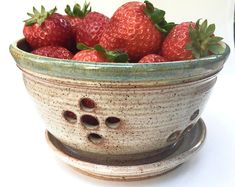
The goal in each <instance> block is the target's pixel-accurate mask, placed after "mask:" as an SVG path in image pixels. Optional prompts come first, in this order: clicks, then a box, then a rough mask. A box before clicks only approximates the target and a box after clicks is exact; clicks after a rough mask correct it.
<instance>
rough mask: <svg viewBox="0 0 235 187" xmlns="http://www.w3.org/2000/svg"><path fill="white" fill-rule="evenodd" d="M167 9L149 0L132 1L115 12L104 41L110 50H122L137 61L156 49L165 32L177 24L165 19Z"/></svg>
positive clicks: (102, 43) (104, 34) (103, 44)
mask: <svg viewBox="0 0 235 187" xmlns="http://www.w3.org/2000/svg"><path fill="white" fill-rule="evenodd" d="M164 15H165V12H164V11H162V10H160V9H156V8H154V7H153V5H152V4H151V3H150V2H148V1H145V3H142V2H128V3H126V4H124V5H122V6H121V7H120V8H118V10H117V11H116V12H115V13H114V15H113V16H112V18H111V20H110V22H109V24H108V25H107V28H106V29H105V31H104V33H103V35H102V37H101V39H100V44H101V45H102V46H103V47H104V48H106V49H109V50H117V49H119V50H122V51H125V52H126V53H128V55H129V57H130V59H131V60H133V61H138V60H139V59H140V58H141V57H143V56H145V55H147V54H151V53H156V52H157V51H158V50H159V48H160V44H161V42H162V38H163V34H162V32H164V33H167V32H168V30H169V29H170V28H171V27H172V26H174V24H173V23H169V24H168V23H167V22H166V21H165V19H164Z"/></svg>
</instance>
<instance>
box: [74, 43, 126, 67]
mask: <svg viewBox="0 0 235 187" xmlns="http://www.w3.org/2000/svg"><path fill="white" fill-rule="evenodd" d="M77 49H79V50H87V49H90V50H96V51H97V52H99V53H101V54H102V55H103V56H104V57H105V58H107V59H108V60H109V61H110V62H120V63H125V62H128V59H129V57H128V54H127V53H124V52H121V51H110V50H107V49H105V48H103V47H102V46H101V45H99V44H96V45H95V46H94V47H88V46H86V45H85V44H83V43H78V44H77Z"/></svg>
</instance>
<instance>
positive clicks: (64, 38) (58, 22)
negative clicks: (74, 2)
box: [23, 6, 72, 49]
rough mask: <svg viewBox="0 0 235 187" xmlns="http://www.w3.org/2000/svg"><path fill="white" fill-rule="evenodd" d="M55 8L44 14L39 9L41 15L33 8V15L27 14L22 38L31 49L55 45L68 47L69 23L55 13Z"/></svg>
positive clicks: (43, 9)
mask: <svg viewBox="0 0 235 187" xmlns="http://www.w3.org/2000/svg"><path fill="white" fill-rule="evenodd" d="M55 11H56V8H54V9H53V10H51V11H49V12H46V11H45V8H44V7H43V6H42V7H41V13H40V12H38V11H37V10H36V9H35V8H33V12H34V14H30V13H28V15H29V16H31V18H30V19H28V20H26V21H25V26H24V30H23V33H24V36H25V39H26V41H27V42H28V43H29V44H30V46H31V47H32V48H33V49H37V48H39V47H43V46H48V45H56V46H63V47H70V45H71V40H72V28H71V25H70V24H69V22H68V21H67V20H66V19H65V18H64V17H63V16H62V15H60V14H57V13H55Z"/></svg>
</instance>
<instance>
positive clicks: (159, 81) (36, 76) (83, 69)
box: [10, 40, 230, 178]
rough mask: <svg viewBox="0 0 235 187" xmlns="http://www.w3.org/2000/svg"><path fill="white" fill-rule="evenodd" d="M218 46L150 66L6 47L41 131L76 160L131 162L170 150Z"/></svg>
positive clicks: (209, 75) (195, 114)
mask: <svg viewBox="0 0 235 187" xmlns="http://www.w3.org/2000/svg"><path fill="white" fill-rule="evenodd" d="M225 48H226V49H225V52H224V54H223V55H217V56H210V57H207V58H202V59H200V60H190V61H178V62H165V63H153V64H133V63H125V64H121V63H82V62H76V61H71V60H59V59H54V58H47V57H42V56H37V55H34V54H30V53H29V52H27V51H28V46H27V43H26V42H25V40H20V41H18V42H16V43H13V44H12V45H11V46H10V52H11V54H12V56H13V57H14V59H15V61H16V62H17V66H18V67H19V68H20V69H21V70H22V72H23V77H24V82H25V86H26V88H27V89H28V91H29V93H30V95H32V96H33V98H34V100H35V101H36V103H37V105H38V107H39V110H40V112H41V114H42V117H43V119H44V120H45V123H46V129H47V131H48V133H50V134H51V135H52V136H53V137H54V138H56V140H58V141H60V142H61V143H62V144H63V145H65V146H66V147H69V149H70V153H71V154H72V155H73V154H74V155H77V156H78V157H79V158H77V159H81V160H85V161H86V162H88V163H94V164H101V165H110V166H127V165H129V166H134V165H138V164H139V165H140V164H149V163H150V162H152V163H153V162H154V161H157V160H160V159H163V158H167V157H168V156H169V155H171V154H173V152H174V151H175V150H177V147H179V146H180V142H181V140H182V139H183V137H184V134H185V132H187V131H189V130H190V129H192V128H193V126H194V125H195V124H196V123H197V121H198V120H199V118H200V116H201V113H202V111H203V108H204V106H205V104H206V102H207V100H208V97H209V95H210V92H211V89H212V87H213V86H214V84H215V82H216V75H217V73H218V72H219V71H220V70H221V69H222V67H223V64H224V62H225V60H226V59H227V57H228V55H229V52H230V49H229V47H228V46H227V45H225ZM182 141H183V140H182ZM186 144H187V142H186ZM149 158H155V160H154V161H153V160H151V159H149ZM71 165H72V164H71ZM94 167H95V166H94ZM156 167H157V166H156ZM78 169H81V168H78ZM97 170H99V167H97ZM113 173H114V174H113V176H115V169H114V171H113ZM145 174H146V173H145ZM158 174H159V173H158ZM152 175H153V174H152ZM149 176H150V175H149ZM121 177H123V178H125V173H123V176H121ZM146 177H147V175H146ZM113 178H114V177H113ZM136 178H138V176H136Z"/></svg>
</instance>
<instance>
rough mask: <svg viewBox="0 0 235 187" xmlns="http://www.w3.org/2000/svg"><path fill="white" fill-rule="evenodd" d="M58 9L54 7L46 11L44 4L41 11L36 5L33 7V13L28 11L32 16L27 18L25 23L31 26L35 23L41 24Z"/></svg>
mask: <svg viewBox="0 0 235 187" xmlns="http://www.w3.org/2000/svg"><path fill="white" fill-rule="evenodd" d="M56 11H57V8H56V7H55V8H53V9H52V10H50V11H48V12H47V11H46V10H45V8H44V6H41V12H39V11H38V10H37V9H36V8H35V7H33V14H32V13H27V15H28V16H30V17H31V18H29V19H27V20H25V21H24V22H25V25H26V26H31V25H33V24H35V23H38V24H39V25H41V24H42V23H43V22H44V21H45V20H46V19H47V18H48V17H49V16H50V15H52V14H54V13H55V12H56Z"/></svg>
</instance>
